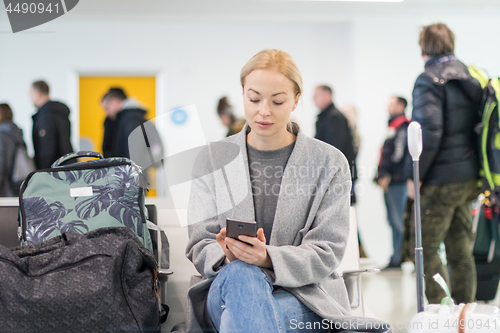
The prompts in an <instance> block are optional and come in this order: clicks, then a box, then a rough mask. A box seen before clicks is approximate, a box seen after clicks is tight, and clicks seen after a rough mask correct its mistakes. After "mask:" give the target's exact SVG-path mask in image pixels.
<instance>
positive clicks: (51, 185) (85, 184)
mask: <svg viewBox="0 0 500 333" xmlns="http://www.w3.org/2000/svg"><path fill="white" fill-rule="evenodd" d="M80 157H95V158H98V159H96V160H90V161H86V162H80V163H72V164H67V165H63V164H65V163H67V162H68V161H70V160H73V159H76V158H80ZM142 177H143V176H142V171H141V169H140V167H138V166H137V165H135V164H134V163H133V162H132V161H131V160H129V159H128V158H118V157H117V158H106V159H104V158H103V156H102V155H101V154H99V153H96V152H86V151H82V152H78V153H70V154H67V155H65V156H63V157H61V158H60V159H58V160H57V161H56V162H54V164H52V167H51V168H49V169H42V170H37V171H34V172H32V173H30V174H29V175H28V176H27V177H26V180H25V181H24V183H23V184H22V186H21V190H20V194H19V222H20V227H19V238H20V240H21V244H23V245H32V244H38V243H41V242H43V241H45V240H47V239H49V238H53V237H56V236H59V235H61V234H63V233H68V232H70V233H76V234H84V233H86V232H88V231H91V230H95V229H98V228H104V227H128V228H130V229H131V230H132V231H133V232H134V233H135V234H136V235H137V236H138V238H139V240H140V241H141V242H142V244H143V245H144V246H145V247H146V248H147V249H149V250H152V243H151V238H150V234H149V232H148V228H147V223H146V215H145V214H146V213H147V211H146V208H145V203H144V187H143V186H141V185H142V184H141V182H143V180H142Z"/></svg>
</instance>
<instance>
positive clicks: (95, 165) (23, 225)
mask: <svg viewBox="0 0 500 333" xmlns="http://www.w3.org/2000/svg"><path fill="white" fill-rule="evenodd" d="M119 165H133V164H132V162H131V161H130V162H125V161H120V162H118V161H117V162H106V163H95V162H94V163H92V164H86V165H76V166H75V165H74V166H67V167H57V168H48V169H41V170H36V171H33V172H31V173H30V174H29V175H28V176H27V177H26V179H25V180H24V182H23V186H21V189H20V191H19V209H20V210H21V221H19V223H20V224H21V228H22V239H20V240H21V241H24V242H26V213H25V212H24V202H23V194H24V191H25V190H26V187H27V186H28V183H29V181H30V179H31V177H33V175H34V174H35V173H38V172H58V171H72V170H87V169H99V168H102V167H112V166H119ZM138 170H139V169H138ZM141 171H142V170H141ZM140 174H141V175H142V173H140ZM139 209H141V208H140V207H139ZM141 211H142V209H141Z"/></svg>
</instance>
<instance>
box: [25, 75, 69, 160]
mask: <svg viewBox="0 0 500 333" xmlns="http://www.w3.org/2000/svg"><path fill="white" fill-rule="evenodd" d="M49 93H50V91H49V85H48V84H47V83H46V82H45V81H35V82H33V83H32V84H31V88H30V97H31V101H32V102H33V105H34V106H35V107H36V108H37V109H38V110H37V112H36V113H35V114H34V115H33V148H34V150H35V166H36V168H37V169H46V168H50V166H51V165H52V163H54V162H55V161H56V160H57V159H58V158H59V157H61V156H63V155H66V154H68V153H71V152H73V147H72V146H71V123H70V121H69V113H70V111H69V108H68V107H67V106H66V105H65V104H63V103H61V102H57V101H51V100H50V95H49Z"/></svg>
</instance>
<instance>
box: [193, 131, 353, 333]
mask: <svg viewBox="0 0 500 333" xmlns="http://www.w3.org/2000/svg"><path fill="white" fill-rule="evenodd" d="M249 131H250V128H249V127H248V125H245V127H244V128H243V130H242V131H241V132H240V133H238V134H236V135H233V136H230V137H228V138H226V139H224V140H222V141H221V142H220V143H222V145H220V144H219V145H214V144H212V145H211V148H210V149H208V150H206V151H205V152H202V153H201V154H200V156H199V157H198V160H197V163H196V165H198V167H197V168H196V170H195V172H194V175H193V176H194V177H193V178H195V180H194V181H193V182H192V187H191V194H190V202H189V206H188V228H189V229H188V230H189V242H188V245H187V248H186V255H187V257H188V259H189V260H191V261H192V262H193V264H194V265H195V267H196V269H197V270H198V272H199V273H200V274H201V276H202V277H201V278H198V279H193V280H192V287H191V288H190V290H189V291H188V300H187V303H186V309H185V314H186V330H187V331H188V332H201V331H203V330H205V331H207V330H209V329H210V327H211V323H210V319H209V318H208V316H207V313H206V309H205V307H206V306H205V305H206V298H207V294H208V290H209V288H210V285H211V283H212V281H213V279H214V278H215V277H216V275H217V274H218V272H219V271H220V270H221V269H222V267H223V266H222V264H223V262H224V252H223V251H222V249H221V246H220V245H219V244H218V243H217V241H216V239H215V235H216V234H217V233H218V232H219V231H220V230H221V228H223V227H225V225H226V217H233V218H238V219H242V220H252V221H253V220H254V207H253V197H252V192H251V184H250V176H249V167H248V160H247V151H246V133H247V132H249ZM292 132H293V133H294V134H296V135H297V140H296V143H295V147H294V149H293V151H292V154H291V155H290V158H289V160H288V163H287V165H286V168H285V170H284V174H283V178H282V183H281V190H280V193H279V198H278V205H277V207H276V214H275V220H274V224H273V229H272V233H271V236H270V242H269V245H268V246H267V251H268V253H269V256H270V258H271V260H272V263H273V270H269V269H264V268H263V269H262V270H263V271H264V273H265V274H266V275H267V277H268V278H269V280H270V281H271V282H272V284H273V285H277V286H281V287H283V288H284V289H286V290H287V291H288V292H290V293H291V294H293V295H294V296H295V297H296V298H298V299H299V300H300V301H301V302H302V303H304V304H305V305H306V306H307V307H308V308H310V309H311V310H312V311H314V312H315V313H317V314H318V315H320V316H321V317H323V318H327V319H331V320H334V321H337V320H340V321H343V320H345V318H346V316H347V317H350V307H349V301H348V296H347V291H346V288H345V285H344V282H343V280H342V278H341V277H339V274H338V273H337V272H336V268H337V267H338V266H339V264H340V262H341V260H342V257H343V255H344V251H345V247H346V242H347V236H348V233H349V196H350V188H351V175H350V172H349V166H348V163H347V160H346V158H345V157H344V155H343V154H342V153H341V152H340V151H339V150H337V149H336V148H334V147H332V146H330V145H328V144H326V143H323V142H320V141H319V140H316V139H313V138H310V137H307V136H305V135H304V134H303V132H302V131H300V130H299V127H298V125H297V124H295V123H293V128H292ZM228 156H230V158H228ZM234 156H236V157H235V158H234V159H233V157H234ZM231 160H232V161H231ZM196 177H198V178H196ZM200 221H201V222H200Z"/></svg>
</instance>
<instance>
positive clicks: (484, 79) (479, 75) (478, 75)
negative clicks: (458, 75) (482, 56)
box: [467, 65, 489, 89]
mask: <svg viewBox="0 0 500 333" xmlns="http://www.w3.org/2000/svg"><path fill="white" fill-rule="evenodd" d="M467 68H468V69H469V73H470V75H471V76H472V77H473V78H475V79H476V80H478V81H479V83H480V84H481V88H483V89H484V87H486V85H487V84H488V82H489V79H488V75H486V73H485V72H484V71H482V70H480V69H479V68H477V67H476V66H473V65H469V66H467Z"/></svg>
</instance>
